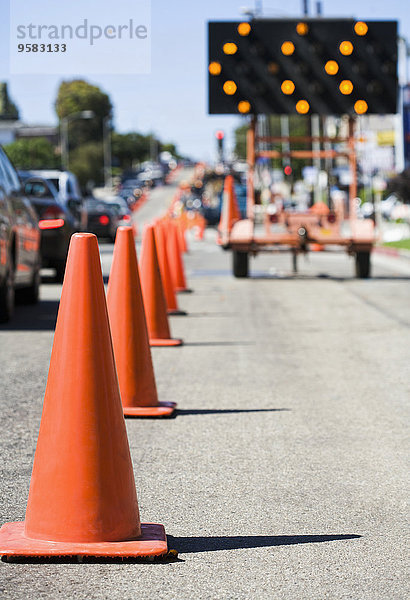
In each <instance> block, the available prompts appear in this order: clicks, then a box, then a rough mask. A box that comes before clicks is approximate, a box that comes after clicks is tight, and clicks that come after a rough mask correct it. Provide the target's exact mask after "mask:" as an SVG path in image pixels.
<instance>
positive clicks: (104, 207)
mask: <svg viewBox="0 0 410 600" xmlns="http://www.w3.org/2000/svg"><path fill="white" fill-rule="evenodd" d="M87 210H89V211H90V210H94V211H96V212H108V211H110V210H111V206H110V205H108V204H106V203H105V202H101V200H87Z"/></svg>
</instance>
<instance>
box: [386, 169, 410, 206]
mask: <svg viewBox="0 0 410 600" xmlns="http://www.w3.org/2000/svg"><path fill="white" fill-rule="evenodd" d="M387 194H396V195H397V196H398V197H399V198H400V200H402V202H405V203H407V204H409V203H410V168H408V169H405V170H404V171H402V172H401V173H399V174H398V175H396V176H395V177H393V179H390V181H389V182H388V184H387Z"/></svg>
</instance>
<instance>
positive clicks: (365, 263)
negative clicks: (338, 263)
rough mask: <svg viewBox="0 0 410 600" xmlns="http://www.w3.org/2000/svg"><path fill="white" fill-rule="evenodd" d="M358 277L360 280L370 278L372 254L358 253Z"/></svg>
mask: <svg viewBox="0 0 410 600" xmlns="http://www.w3.org/2000/svg"><path fill="white" fill-rule="evenodd" d="M356 277H358V278H359V279H368V278H369V277H370V252H356Z"/></svg>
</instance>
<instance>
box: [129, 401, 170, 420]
mask: <svg viewBox="0 0 410 600" xmlns="http://www.w3.org/2000/svg"><path fill="white" fill-rule="evenodd" d="M175 408H176V402H158V405H157V406H124V409H123V410H124V415H125V416H126V417H170V416H171V415H172V413H173V412H174V411H175Z"/></svg>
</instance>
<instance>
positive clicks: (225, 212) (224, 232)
mask: <svg viewBox="0 0 410 600" xmlns="http://www.w3.org/2000/svg"><path fill="white" fill-rule="evenodd" d="M239 219H240V212H239V208H238V203H237V201H236V196H235V187H234V179H233V177H232V175H227V176H226V177H225V184H224V191H223V196H222V210H221V218H220V220H219V225H218V232H219V235H220V236H222V239H226V236H229V233H230V232H231V229H232V227H233V224H234V223H235V222H236V221H238V220H239Z"/></svg>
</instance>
